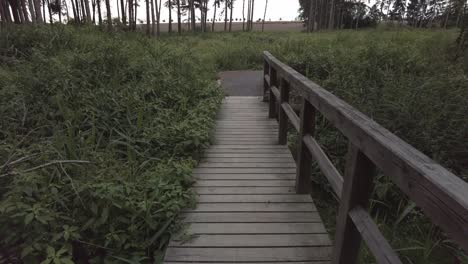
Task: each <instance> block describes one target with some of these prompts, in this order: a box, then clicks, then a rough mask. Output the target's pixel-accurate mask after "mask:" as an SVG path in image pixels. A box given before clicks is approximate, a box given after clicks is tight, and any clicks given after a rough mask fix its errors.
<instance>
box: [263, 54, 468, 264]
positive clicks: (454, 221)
mask: <svg viewBox="0 0 468 264" xmlns="http://www.w3.org/2000/svg"><path fill="white" fill-rule="evenodd" d="M263 57H264V99H265V100H269V117H270V118H277V119H278V120H279V143H280V144H286V143H287V133H288V122H290V123H291V124H292V126H293V127H294V128H295V129H296V130H297V131H298V132H299V139H300V140H298V143H299V146H298V155H297V176H296V191H297V192H298V193H309V191H310V182H311V181H310V176H311V168H312V160H315V161H316V162H317V164H318V166H319V167H320V170H321V172H322V173H323V174H324V175H325V177H326V178H327V179H328V181H329V183H330V185H331V187H332V189H333V191H334V192H335V194H336V196H337V197H338V198H339V199H340V206H339V212H338V218H337V227H336V237H335V245H334V249H333V257H332V259H333V261H332V263H342V264H344V263H346V264H352V263H355V262H356V258H357V255H358V252H359V248H360V242H361V240H362V239H364V241H365V242H366V243H367V246H368V248H369V249H370V251H371V252H372V254H373V255H374V257H375V258H376V260H377V262H378V263H401V261H400V260H399V257H398V255H397V254H396V253H395V251H394V250H393V249H392V248H391V246H390V245H389V243H388V242H387V241H386V239H385V238H384V236H383V235H382V234H381V232H380V231H379V229H378V227H377V225H376V224H375V222H374V221H373V219H372V217H371V216H370V215H369V213H368V211H367V208H368V204H369V199H370V194H371V192H372V189H373V185H372V183H373V177H374V174H375V173H374V172H375V169H376V168H378V169H379V170H380V171H382V172H383V173H384V174H385V175H388V176H389V177H390V178H391V179H392V181H393V182H394V183H395V184H396V185H397V186H398V187H399V188H400V190H401V191H402V192H403V193H405V194H406V195H408V197H409V198H410V199H411V200H412V201H413V202H414V203H416V205H418V206H419V207H420V208H421V209H422V210H423V211H424V213H425V214H426V215H427V216H428V217H429V218H430V219H431V220H432V222H433V223H435V224H436V225H438V226H439V227H441V228H442V230H443V231H444V232H445V233H446V234H447V236H448V237H450V238H451V239H452V240H453V241H454V242H455V243H457V244H458V245H459V246H460V247H461V248H462V249H464V250H465V251H466V252H468V184H467V183H466V182H464V181H463V180H461V179H460V178H459V177H457V176H456V175H454V174H452V173H451V172H449V171H448V170H447V169H445V168H443V167H442V166H441V165H439V164H437V163H436V162H434V161H433V160H431V159H430V158H429V157H427V156H426V155H424V154H423V153H421V152H420V151H418V150H417V149H415V148H413V147H412V146H410V145H409V144H408V143H406V142H404V141H403V140H401V139H400V138H398V137H397V136H395V135H394V134H392V133H391V132H390V131H388V130H387V129H385V128H383V127H382V126H380V125H379V124H377V123H376V122H374V121H373V120H372V119H370V118H369V117H367V116H365V115H364V114H362V113H361V112H359V111H357V110H356V109H354V108H353V107H352V106H350V105H349V104H347V103H346V102H344V101H342V100H341V99H339V98H337V97H336V96H334V95H333V94H331V93H330V92H328V91H326V90H325V89H323V88H321V87H320V86H318V85H317V84H315V83H313V82H312V81H311V80H309V79H307V78H306V77H304V76H303V75H301V74H300V73H298V72H297V71H295V70H294V69H292V68H291V67H289V66H287V65H285V64H284V63H282V62H280V61H279V60H278V59H276V58H275V57H273V56H272V55H271V54H270V53H268V52H264V54H263ZM291 88H294V89H295V90H296V91H297V92H298V93H299V95H300V97H301V100H302V106H301V111H300V117H298V116H297V115H296V113H295V112H294V110H293V108H292V107H291V105H290V104H289V92H290V89H291ZM316 113H321V114H322V115H323V116H324V117H325V118H326V119H327V120H328V121H329V122H330V123H331V124H333V125H334V126H335V127H336V128H337V129H338V130H339V131H340V132H341V133H342V134H343V135H344V136H345V137H346V138H347V139H348V142H349V143H348V144H349V147H348V155H347V159H346V167H345V173H344V177H343V176H341V175H340V173H339V171H338V170H337V169H336V168H335V166H334V165H333V163H332V162H331V161H330V159H329V158H328V157H327V155H326V154H325V152H324V151H323V149H322V148H321V147H320V145H319V143H318V142H317V141H316V140H315V138H314V132H315V115H316Z"/></svg>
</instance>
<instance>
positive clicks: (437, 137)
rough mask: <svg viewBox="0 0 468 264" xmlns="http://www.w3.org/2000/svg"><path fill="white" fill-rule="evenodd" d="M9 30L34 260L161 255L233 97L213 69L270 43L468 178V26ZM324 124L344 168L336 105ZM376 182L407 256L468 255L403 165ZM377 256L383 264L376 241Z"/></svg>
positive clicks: (18, 249)
mask: <svg viewBox="0 0 468 264" xmlns="http://www.w3.org/2000/svg"><path fill="white" fill-rule="evenodd" d="M1 34H2V37H1V38H0V41H1V42H0V44H1V46H0V51H1V54H0V60H1V62H2V64H1V67H0V93H1V97H0V100H1V105H0V114H2V116H3V117H4V118H3V119H2V120H0V131H1V132H0V140H1V141H0V142H1V145H0V158H1V159H0V162H1V163H2V164H5V165H4V166H3V167H2V168H1V170H2V172H1V173H0V174H3V175H4V176H3V177H1V178H0V181H2V182H1V184H2V186H5V187H3V190H2V196H1V202H0V210H1V211H0V212H1V214H2V217H1V219H0V235H1V236H2V238H5V239H2V241H1V242H0V243H1V244H0V246H1V247H2V249H3V248H5V249H6V250H3V251H2V254H4V255H3V258H9V259H8V262H14V261H16V260H18V259H19V258H20V257H21V253H22V252H23V253H24V254H25V259H26V260H27V261H26V262H32V263H34V260H37V259H40V260H41V261H43V260H48V261H56V260H57V259H58V260H60V261H62V262H65V263H66V262H67V261H68V260H69V259H71V260H72V261H77V260H79V259H91V260H92V261H93V262H101V261H102V262H112V261H114V262H131V263H138V262H146V263H147V262H149V261H153V260H157V256H158V253H159V252H161V250H162V248H163V247H164V245H165V242H167V239H168V237H169V235H170V234H171V233H173V232H175V231H176V230H180V226H178V225H177V224H176V223H174V222H173V220H174V219H175V218H174V217H175V216H176V215H177V214H178V213H179V212H180V210H181V208H182V207H185V206H189V205H190V201H191V200H192V199H191V196H190V192H189V191H188V187H189V186H190V184H191V181H192V180H191V178H190V172H191V169H192V167H193V166H194V164H195V161H194V159H196V157H197V153H198V152H199V151H200V150H201V149H202V148H203V147H204V146H205V144H206V143H207V142H208V138H209V133H208V131H209V128H210V126H211V124H212V118H213V113H214V112H215V110H216V107H217V105H218V103H219V98H220V93H219V90H218V89H216V87H214V86H213V84H212V81H211V79H212V77H213V76H214V73H215V72H216V71H220V70H241V69H248V68H250V69H261V67H262V57H261V52H262V51H263V50H269V51H270V52H272V53H273V55H275V56H277V57H278V58H279V59H281V60H282V61H284V62H285V63H287V64H289V65H291V66H292V67H294V68H295V69H296V70H298V71H300V72H302V73H303V74H305V75H306V76H307V77H309V78H311V79H312V80H314V81H315V82H317V83H319V84H321V85H322V86H323V87H324V88H326V89H329V90H330V91H332V92H333V93H334V94H336V95H337V96H339V97H341V98H342V99H344V100H345V101H347V102H348V103H350V104H351V105H353V106H355V107H356V108H358V109H359V110H361V111H362V112H364V113H365V114H367V115H369V116H370V117H372V118H374V119H375V120H376V121H377V122H379V123H380V124H382V125H383V126H384V127H386V128H388V129H389V130H390V131H392V132H393V133H395V134H397V135H398V136H399V137H401V138H403V139H404V140H405V141H407V142H408V143H410V144H412V145H413V146H415V147H416V148H418V149H419V150H421V151H423V152H424V153H425V154H427V155H429V156H430V157H431V158H433V159H435V160H436V161H438V162H440V163H441V164H442V165H444V166H445V167H447V168H449V169H450V170H452V171H453V172H454V173H456V174H457V175H459V176H460V177H462V178H463V179H465V180H467V171H466V159H467V157H468V153H467V152H466V150H467V149H468V141H466V135H467V134H468V132H467V122H466V120H467V116H466V114H467V113H468V109H467V107H468V106H467V105H466V103H465V101H466V99H465V98H468V94H467V93H468V89H466V87H468V83H467V82H468V80H467V77H466V65H468V64H467V63H466V62H465V61H464V59H465V58H463V57H462V56H461V57H460V55H459V49H458V48H457V47H456V44H455V39H456V37H457V32H455V31H428V30H380V29H378V30H369V31H340V32H329V33H320V34H308V35H306V34H299V33H288V32H281V33H255V34H250V33H233V34H200V35H187V36H180V37H171V36H162V38H161V39H160V40H158V41H153V40H149V39H145V38H141V37H140V36H138V35H132V34H124V35H122V34H114V35H109V36H106V35H104V34H100V33H96V32H94V31H92V30H88V29H82V30H73V29H70V28H62V27H56V28H55V29H53V30H46V29H43V28H37V29H34V30H32V29H28V30H26V29H22V28H17V29H15V30H13V31H7V32H2V33H1ZM465 60H466V59H465ZM24 76H27V78H24ZM293 92H294V91H293ZM292 99H293V103H295V102H294V98H292ZM317 128H318V130H317V137H318V141H319V142H320V144H321V145H322V146H323V147H324V149H326V152H327V154H328V155H329V156H330V158H331V159H332V160H333V162H334V163H335V164H336V165H337V167H338V168H340V169H341V170H342V168H343V164H344V162H343V157H344V154H345V152H346V140H345V139H344V138H343V136H342V135H341V134H340V133H339V132H337V131H336V129H334V128H333V127H332V126H331V125H330V124H329V123H328V122H327V121H326V120H325V119H324V118H323V117H320V116H319V117H318V126H317ZM290 139H291V140H290V141H291V142H294V141H295V139H294V135H291V138H290ZM390 176H391V175H390ZM313 181H314V182H315V183H316V184H315V185H314V186H316V190H317V191H315V192H314V194H317V195H319V196H320V198H321V199H320V200H317V199H316V204H317V206H318V207H319V208H320V209H321V213H322V216H323V217H324V220H325V221H326V222H327V227H329V228H330V230H331V231H332V232H333V221H334V218H335V217H336V208H335V207H334V205H336V203H334V202H333V199H331V198H330V195H328V196H327V193H326V192H323V191H322V192H320V190H329V187H328V186H327V183H326V180H325V179H324V178H323V177H322V176H321V175H320V174H319V172H318V170H317V168H315V173H314V177H313ZM375 183H376V188H375V193H374V195H373V197H374V198H373V201H372V213H373V215H374V216H375V218H376V220H377V222H378V223H379V226H380V228H381V230H382V231H383V232H384V234H385V236H386V237H387V238H388V239H389V240H390V242H391V244H392V246H394V248H396V249H397V250H399V251H398V252H399V254H400V255H401V256H402V257H403V260H404V261H405V262H406V263H453V262H454V259H455V258H457V259H460V260H462V259H463V260H464V261H466V256H464V255H463V253H462V252H461V251H460V250H459V249H457V248H456V247H453V245H452V244H451V243H449V242H448V241H447V240H445V239H444V237H443V235H442V234H440V230H438V229H437V228H435V227H434V226H432V225H431V224H430V221H428V220H427V218H425V217H424V215H423V214H422V212H421V211H420V210H418V209H417V207H415V206H414V205H413V204H411V203H410V202H408V201H407V199H406V198H405V197H404V196H403V195H402V194H401V192H400V191H399V190H398V189H397V188H396V187H395V186H394V185H393V183H392V182H391V180H390V179H389V178H388V177H386V176H383V175H378V177H377V178H376V182H375ZM106 208H107V209H106ZM11 230H15V232H11ZM51 248H52V249H53V250H52V249H51ZM4 252H5V253H4ZM148 258H149V259H148ZM362 258H363V263H372V261H371V260H370V259H369V254H366V252H365V251H364V254H363V256H362ZM62 259H63V260H62ZM46 263H47V262H46Z"/></svg>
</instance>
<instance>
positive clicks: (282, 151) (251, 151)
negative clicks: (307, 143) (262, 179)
mask: <svg viewBox="0 0 468 264" xmlns="http://www.w3.org/2000/svg"><path fill="white" fill-rule="evenodd" d="M211 153H217V154H219V153H225V154H288V155H291V152H290V151H289V150H288V149H230V148H224V149H222V148H220V149H207V150H205V155H206V154H211Z"/></svg>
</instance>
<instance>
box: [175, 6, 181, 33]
mask: <svg viewBox="0 0 468 264" xmlns="http://www.w3.org/2000/svg"><path fill="white" fill-rule="evenodd" d="M176 3H177V33H179V35H180V34H182V14H181V10H180V0H176Z"/></svg>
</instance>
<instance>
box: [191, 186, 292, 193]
mask: <svg viewBox="0 0 468 264" xmlns="http://www.w3.org/2000/svg"><path fill="white" fill-rule="evenodd" d="M195 191H196V192H197V193H198V194H291V193H294V188H292V187H195Z"/></svg>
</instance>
